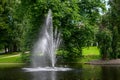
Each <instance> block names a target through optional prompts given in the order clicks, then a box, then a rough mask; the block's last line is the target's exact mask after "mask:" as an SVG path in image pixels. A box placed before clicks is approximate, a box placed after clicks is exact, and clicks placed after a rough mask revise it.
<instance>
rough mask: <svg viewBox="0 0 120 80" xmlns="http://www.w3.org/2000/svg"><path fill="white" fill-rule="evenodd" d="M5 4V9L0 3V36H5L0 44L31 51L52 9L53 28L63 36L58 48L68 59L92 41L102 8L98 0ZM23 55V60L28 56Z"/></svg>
mask: <svg viewBox="0 0 120 80" xmlns="http://www.w3.org/2000/svg"><path fill="white" fill-rule="evenodd" d="M3 3H4V2H3ZM6 4H7V5H6V6H5V7H6V8H5V10H4V8H3V7H1V6H4V4H2V5H0V10H1V14H2V15H3V13H2V12H4V11H5V17H2V18H0V19H3V20H0V21H3V22H0V25H1V24H2V28H0V29H2V32H0V35H4V36H2V38H1V39H0V41H1V42H3V43H2V44H0V45H2V46H5V50H6V48H10V50H13V51H18V50H22V51H26V50H31V49H32V47H33V45H34V42H35V41H36V40H37V38H38V35H39V31H40V29H41V26H40V25H43V22H44V20H45V16H46V15H47V12H48V10H49V9H51V10H52V15H53V24H54V27H55V28H57V29H59V30H60V31H61V37H62V39H63V44H64V45H62V46H61V47H60V50H62V52H63V53H64V54H63V56H64V58H67V59H71V60H72V59H74V58H79V57H81V56H82V47H84V46H90V44H91V43H94V39H95V36H94V35H95V33H96V30H97V23H98V22H99V20H100V9H102V10H103V11H104V10H105V9H104V8H105V4H104V3H103V1H101V0H62V1H61V0H29V1H25V0H12V1H11V0H10V1H7V0H6ZM7 22H8V23H7ZM22 56H23V61H24V60H25V59H27V58H26V57H28V55H26V54H25V55H24V54H23V55H22ZM26 61H28V62H29V60H28V59H27V60H26Z"/></svg>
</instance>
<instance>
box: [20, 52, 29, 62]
mask: <svg viewBox="0 0 120 80" xmlns="http://www.w3.org/2000/svg"><path fill="white" fill-rule="evenodd" d="M21 59H22V62H24V63H30V53H22V54H21Z"/></svg>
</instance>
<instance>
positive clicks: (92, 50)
mask: <svg viewBox="0 0 120 80" xmlns="http://www.w3.org/2000/svg"><path fill="white" fill-rule="evenodd" d="M99 54H100V52H99V49H98V48H97V47H84V48H83V55H84V56H87V55H99Z"/></svg>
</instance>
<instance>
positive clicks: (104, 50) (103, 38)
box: [97, 29, 112, 59]
mask: <svg viewBox="0 0 120 80" xmlns="http://www.w3.org/2000/svg"><path fill="white" fill-rule="evenodd" d="M97 41H98V47H99V48H100V54H101V58H102V59H107V58H110V53H111V52H112V48H111V44H112V34H111V32H110V31H109V30H108V29H102V30H101V31H99V32H98V33H97Z"/></svg>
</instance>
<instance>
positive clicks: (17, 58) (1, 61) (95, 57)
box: [0, 47, 120, 68]
mask: <svg viewBox="0 0 120 80" xmlns="http://www.w3.org/2000/svg"><path fill="white" fill-rule="evenodd" d="M74 63H82V64H84V63H86V64H120V59H117V60H106V61H103V60H101V59H100V53H99V49H98V48H97V47H84V48H83V57H82V58H77V59H76V61H75V62H74ZM23 65H24V63H23V62H22V59H21V52H15V53H9V54H0V68H5V67H21V66H23Z"/></svg>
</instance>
